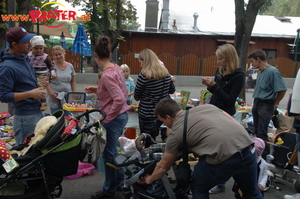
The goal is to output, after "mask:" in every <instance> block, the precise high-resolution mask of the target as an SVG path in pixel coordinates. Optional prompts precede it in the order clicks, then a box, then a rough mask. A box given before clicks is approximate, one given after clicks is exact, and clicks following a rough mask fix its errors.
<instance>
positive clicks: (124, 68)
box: [120, 64, 131, 79]
mask: <svg viewBox="0 0 300 199" xmlns="http://www.w3.org/2000/svg"><path fill="white" fill-rule="evenodd" d="M120 68H121V69H122V71H124V70H128V72H129V74H128V79H130V78H131V77H130V68H129V66H128V65H127V64H122V65H121V66H120Z"/></svg>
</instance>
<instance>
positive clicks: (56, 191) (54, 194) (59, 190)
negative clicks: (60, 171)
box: [51, 184, 62, 198]
mask: <svg viewBox="0 0 300 199" xmlns="http://www.w3.org/2000/svg"><path fill="white" fill-rule="evenodd" d="M61 194H62V186H61V184H60V185H57V186H56V187H54V189H53V191H52V192H51V198H59V197H60V196H61Z"/></svg>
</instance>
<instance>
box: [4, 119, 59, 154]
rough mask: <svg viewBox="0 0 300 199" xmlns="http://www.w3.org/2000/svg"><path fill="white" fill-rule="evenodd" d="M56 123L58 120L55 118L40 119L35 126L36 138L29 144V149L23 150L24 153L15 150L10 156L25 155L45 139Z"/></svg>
mask: <svg viewBox="0 0 300 199" xmlns="http://www.w3.org/2000/svg"><path fill="white" fill-rule="evenodd" d="M56 123H57V118H56V117H55V116H46V117H43V118H42V119H40V120H39V121H38V123H37V124H36V126H35V130H34V136H33V137H32V138H31V140H30V142H29V143H28V147H25V148H24V149H22V151H16V150H13V151H11V152H10V154H18V155H19V156H21V155H25V154H26V153H27V152H28V150H29V149H30V148H31V147H32V146H33V145H34V144H36V143H38V142H39V141H40V140H42V139H43V138H44V137H45V135H46V134H47V132H48V130H49V129H50V127H52V126H53V125H55V124H56Z"/></svg>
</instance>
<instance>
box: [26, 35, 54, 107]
mask: <svg viewBox="0 0 300 199" xmlns="http://www.w3.org/2000/svg"><path fill="white" fill-rule="evenodd" d="M30 43H31V47H32V49H31V52H29V53H28V57H29V61H30V64H31V65H32V66H33V67H34V70H35V75H36V78H37V82H38V86H39V87H42V85H41V84H40V83H39V80H40V79H45V78H47V79H49V72H50V74H51V75H50V78H51V79H56V73H55V67H54V66H53V65H52V63H51V59H50V58H49V56H48V55H47V54H46V53H44V45H45V41H44V39H43V37H42V36H39V35H36V36H34V37H33V38H32V39H31V40H30ZM41 102H42V103H41V107H40V110H41V111H45V110H46V109H47V102H46V98H45V99H42V100H41Z"/></svg>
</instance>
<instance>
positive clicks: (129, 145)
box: [119, 136, 137, 156]
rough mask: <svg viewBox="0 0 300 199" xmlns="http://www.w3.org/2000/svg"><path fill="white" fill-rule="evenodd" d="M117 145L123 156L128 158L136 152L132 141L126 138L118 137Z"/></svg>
mask: <svg viewBox="0 0 300 199" xmlns="http://www.w3.org/2000/svg"><path fill="white" fill-rule="evenodd" d="M119 143H120V146H121V147H122V148H123V151H124V152H125V154H126V155H128V156H131V155H132V154H134V153H135V152H136V151H137V149H136V146H135V141H134V139H129V138H127V137H123V136H122V137H119Z"/></svg>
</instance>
